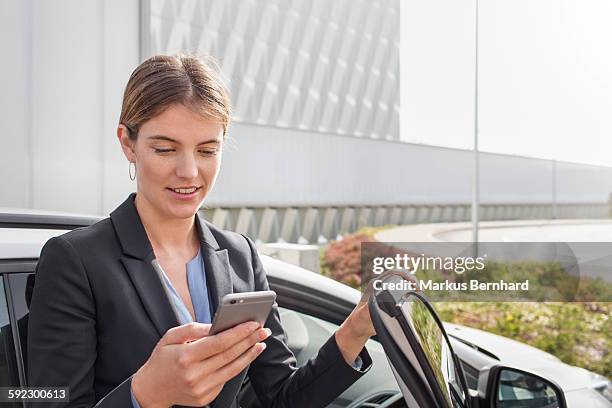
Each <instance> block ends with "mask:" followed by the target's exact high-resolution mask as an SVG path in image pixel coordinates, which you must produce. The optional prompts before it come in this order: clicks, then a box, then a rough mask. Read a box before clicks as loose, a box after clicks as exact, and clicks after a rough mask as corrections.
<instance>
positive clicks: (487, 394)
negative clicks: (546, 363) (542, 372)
mask: <svg viewBox="0 0 612 408" xmlns="http://www.w3.org/2000/svg"><path fill="white" fill-rule="evenodd" d="M478 396H479V399H480V403H481V405H480V406H489V407H496V408H567V405H566V403H565V397H564V395H563V392H562V391H561V388H560V387H559V386H558V385H557V384H555V383H554V382H553V381H550V380H547V379H545V378H542V377H540V376H538V375H535V374H532V373H530V372H527V371H523V370H519V369H517V368H511V367H504V366H492V367H489V368H486V369H484V370H482V371H481V373H480V376H479V378H478Z"/></svg>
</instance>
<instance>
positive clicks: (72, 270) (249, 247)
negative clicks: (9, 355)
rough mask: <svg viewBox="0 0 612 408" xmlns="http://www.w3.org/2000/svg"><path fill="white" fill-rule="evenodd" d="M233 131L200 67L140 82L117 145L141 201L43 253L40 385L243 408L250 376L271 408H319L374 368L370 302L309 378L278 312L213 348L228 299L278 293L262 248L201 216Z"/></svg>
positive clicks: (120, 398)
mask: <svg viewBox="0 0 612 408" xmlns="http://www.w3.org/2000/svg"><path fill="white" fill-rule="evenodd" d="M229 122H230V102H229V97H228V93H227V90H226V89H225V88H224V86H223V84H222V83H221V82H220V80H219V79H218V76H217V75H216V73H215V72H214V71H213V70H211V69H210V67H208V66H207V65H206V64H204V63H203V62H202V61H200V60H199V59H197V58H194V57H189V56H177V57H171V56H155V57H152V58H150V59H148V60H147V61H145V62H143V63H142V64H141V65H140V66H139V67H138V68H136V70H135V71H134V72H133V73H132V76H131V77H130V79H129V81H128V84H127V86H126V90H125V93H124V97H123V106H122V110H121V117H120V124H119V126H118V129H117V136H118V138H119V141H120V143H121V147H122V149H123V152H124V154H125V156H126V157H127V159H128V161H129V170H130V178H132V179H134V178H135V179H136V180H137V193H136V194H131V195H130V196H129V197H128V198H127V199H126V200H125V202H124V203H123V204H121V205H120V206H119V207H118V208H117V209H115V210H114V211H113V212H112V213H111V216H110V217H109V218H106V219H104V220H102V221H100V222H98V223H97V224H95V225H92V226H90V227H88V228H81V229H77V230H74V231H71V232H69V233H67V234H64V235H62V236H60V237H56V238H53V239H51V240H49V241H48V242H47V243H46V244H45V246H44V248H43V250H42V252H41V257H40V261H39V263H38V267H37V274H36V285H35V288H34V293H33V297H32V303H31V306H30V318H29V337H28V356H29V357H28V358H29V361H28V378H29V385H30V386H68V387H69V396H70V397H69V398H70V403H69V404H68V406H71V407H92V406H99V407H113V408H115V407H129V408H132V407H141V408H149V407H153V408H157V407H169V406H173V405H185V406H203V405H207V404H211V406H212V407H236V406H238V401H237V395H238V392H239V390H240V386H241V384H242V381H243V380H244V377H245V375H246V373H247V370H248V373H249V377H250V378H251V381H252V384H253V388H254V390H255V392H256V394H257V395H258V397H259V399H260V400H261V402H262V403H263V404H264V405H266V406H274V407H289V406H290V407H317V406H325V405H327V404H328V403H329V402H331V401H332V400H333V399H334V398H335V397H336V396H337V395H339V394H340V393H341V392H342V391H343V390H345V389H346V388H347V387H348V386H350V384H352V383H353V382H354V381H355V380H357V379H358V378H360V377H361V376H362V375H363V373H364V372H366V371H367V370H368V369H369V367H370V365H371V359H370V357H369V355H368V353H367V351H366V349H365V348H364V345H365V342H366V340H367V339H368V338H369V337H370V336H372V335H373V334H374V329H373V327H372V323H371V320H370V316H369V312H368V310H367V304H365V303H360V305H358V306H357V307H356V308H355V309H354V310H353V312H352V313H351V315H350V316H349V317H348V318H347V319H346V321H345V322H344V323H343V324H342V325H341V326H340V328H339V329H338V330H337V331H336V333H334V335H333V336H331V337H330V339H329V340H328V341H327V342H326V343H325V344H324V345H323V346H322V347H321V349H320V351H319V353H318V355H317V357H316V358H314V359H313V360H311V361H310V362H309V363H307V364H306V365H305V366H303V367H301V368H299V369H298V368H296V360H295V357H294V356H293V354H292V353H291V351H290V350H289V348H288V347H287V343H286V335H285V333H284V331H283V328H282V326H281V322H280V319H279V314H278V310H277V309H276V307H275V308H274V309H273V311H272V312H271V313H270V316H269V318H268V320H267V321H266V323H265V328H261V327H259V325H258V324H256V323H254V322H247V323H244V324H241V325H239V326H236V327H234V328H232V329H229V330H226V331H224V332H222V333H219V334H217V335H211V336H208V330H209V328H210V324H209V323H210V316H212V315H214V312H215V310H216V308H217V306H218V301H219V299H220V298H221V297H222V296H223V295H225V294H227V293H231V292H244V291H260V290H267V289H268V282H267V280H266V275H265V272H264V270H263V267H262V264H261V261H260V259H259V257H258V255H257V252H256V250H255V247H254V245H253V242H252V241H251V240H250V239H249V238H247V237H245V236H243V235H240V234H236V233H233V232H229V231H223V230H220V229H218V228H216V227H214V226H213V225H212V224H210V223H208V222H206V221H205V220H204V219H203V218H201V216H200V215H199V214H198V209H199V208H200V206H201V205H202V203H203V201H204V200H205V198H206V196H207V195H208V193H209V192H210V191H211V189H212V187H213V185H214V183H215V180H216V178H217V175H218V173H219V168H220V165H221V156H222V152H223V145H224V143H225V139H226V137H227V130H228V126H229ZM245 177H248V175H245ZM153 259H157V261H158V262H159V264H160V265H161V266H162V268H163V270H164V273H163V274H162V275H158V274H157V273H156V272H155V270H154V269H153V267H152V266H151V261H152V260H153ZM48 406H64V403H59V402H58V403H57V404H49V405H48Z"/></svg>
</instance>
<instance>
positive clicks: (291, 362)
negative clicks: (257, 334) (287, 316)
mask: <svg viewBox="0 0 612 408" xmlns="http://www.w3.org/2000/svg"><path fill="white" fill-rule="evenodd" d="M245 238H246V240H247V242H248V244H249V247H250V250H251V256H252V263H253V272H254V275H255V290H257V291H259V290H269V286H268V280H267V278H266V273H265V271H264V269H263V265H262V263H261V260H260V259H259V255H258V254H257V251H256V250H255V245H254V244H253V241H251V239H250V238H248V237H246V236H245ZM265 327H268V328H269V329H270V330H272V334H271V335H270V337H268V338H267V339H266V340H265V343H266V346H267V347H266V349H265V350H264V352H263V353H262V354H261V355H260V356H259V357H258V358H257V359H256V360H255V361H253V363H251V366H250V368H249V377H250V379H251V383H252V384H253V389H254V390H255V393H256V394H257V397H258V398H259V399H260V401H261V403H262V404H263V406H265V407H274V408H280V407H297V408H299V407H308V408H315V407H325V406H327V405H328V404H329V403H331V402H332V401H333V400H334V399H335V398H336V397H337V396H338V395H340V394H341V393H342V392H343V391H344V390H346V389H347V388H348V387H350V386H351V384H353V383H354V382H355V381H357V380H358V379H359V378H361V376H363V375H364V374H365V373H366V372H367V371H369V369H370V368H371V366H372V359H371V358H370V355H369V354H368V352H367V350H366V348H365V347H364V348H363V349H362V350H361V352H360V354H359V357H360V358H361V360H362V363H363V364H362V369H361V370H357V369H355V368H354V367H352V366H351V365H349V364H347V363H346V361H345V360H344V357H343V356H342V354H341V352H340V349H339V348H338V344H337V343H336V337H335V335H332V336H331V337H330V338H329V339H328V340H327V341H326V342H325V344H324V345H323V346H322V347H321V348H320V349H319V352H318V354H317V356H316V357H314V358H312V359H311V360H310V361H308V362H307V363H306V364H305V365H304V366H302V367H300V368H297V360H296V358H295V356H294V355H293V352H292V351H291V350H290V349H289V347H288V346H287V335H286V333H285V331H284V329H283V327H282V325H281V321H280V316H279V313H278V307H277V306H276V305H275V306H274V307H273V308H272V312H271V313H270V316H269V317H268V319H267V321H266V324H265Z"/></svg>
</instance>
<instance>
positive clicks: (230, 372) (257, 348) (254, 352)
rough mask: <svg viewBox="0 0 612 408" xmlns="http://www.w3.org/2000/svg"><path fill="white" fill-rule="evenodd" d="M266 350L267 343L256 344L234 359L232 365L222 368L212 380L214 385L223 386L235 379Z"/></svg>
mask: <svg viewBox="0 0 612 408" xmlns="http://www.w3.org/2000/svg"><path fill="white" fill-rule="evenodd" d="M265 349H266V343H256V344H255V345H253V346H252V347H251V348H250V349H248V350H247V351H246V352H244V353H242V355H240V356H239V357H238V358H236V359H234V361H232V362H231V363H229V364H227V365H225V366H223V367H221V368H220V369H219V370H217V371H216V373H215V375H214V376H213V377H212V378H211V380H212V382H213V383H214V384H223V383H226V382H227V381H229V380H230V379H232V378H234V377H235V376H237V375H238V374H240V372H241V371H242V370H244V369H245V368H246V367H247V366H248V365H249V364H251V363H252V362H253V360H255V359H256V358H257V357H259V355H260V354H261V353H263V351H264V350H265Z"/></svg>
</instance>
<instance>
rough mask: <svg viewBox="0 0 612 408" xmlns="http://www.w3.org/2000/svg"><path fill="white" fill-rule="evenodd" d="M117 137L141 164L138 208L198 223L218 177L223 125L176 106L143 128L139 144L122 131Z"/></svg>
mask: <svg viewBox="0 0 612 408" xmlns="http://www.w3.org/2000/svg"><path fill="white" fill-rule="evenodd" d="M118 136H119V139H120V141H121V145H122V148H123V151H124V153H125V155H126V157H127V158H128V160H131V161H133V162H135V164H136V180H137V185H138V196H140V199H139V203H140V202H142V203H145V205H146V206H147V207H149V208H148V210H153V211H154V212H155V213H156V214H157V215H159V216H161V217H164V218H166V217H170V218H182V219H184V218H189V217H193V215H194V214H195V213H196V212H197V211H198V209H199V208H200V206H201V205H202V203H203V201H204V199H205V198H206V196H207V195H208V193H209V192H210V191H211V190H212V188H213V185H214V184H215V180H216V178H217V174H218V173H219V168H220V166H221V153H222V151H221V149H222V147H223V125H222V124H221V123H219V122H215V121H213V120H210V119H205V118H203V117H202V116H200V115H198V114H196V113H194V112H193V111H191V110H190V109H189V108H187V107H185V106H183V105H180V104H175V105H171V106H170V107H169V108H167V109H166V110H165V111H163V112H162V113H160V114H159V115H157V116H155V117H153V118H151V119H150V120H148V121H146V122H144V123H143V124H142V125H141V126H140V130H139V131H138V138H137V141H136V142H132V141H130V140H129V139H128V138H127V132H126V131H125V127H123V126H122V125H121V126H120V127H119V129H118ZM139 210H140V208H139Z"/></svg>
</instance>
